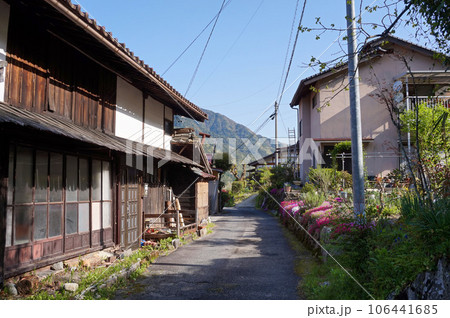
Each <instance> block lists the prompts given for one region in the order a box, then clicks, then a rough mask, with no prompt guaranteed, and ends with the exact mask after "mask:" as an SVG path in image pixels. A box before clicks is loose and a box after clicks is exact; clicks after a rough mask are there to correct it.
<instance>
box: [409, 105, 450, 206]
mask: <svg viewBox="0 0 450 318" xmlns="http://www.w3.org/2000/svg"><path fill="white" fill-rule="evenodd" d="M417 118H418V121H417V122H416V119H417ZM400 120H401V124H402V128H401V129H402V132H404V133H406V132H407V131H408V130H409V131H410V132H411V136H412V141H413V142H414V143H415V144H416V148H417V147H418V148H419V149H420V156H417V159H416V161H415V166H416V168H420V169H423V171H424V173H425V176H426V180H427V182H428V184H427V186H429V188H430V190H431V192H432V194H433V195H434V196H436V195H437V196H440V197H447V196H450V189H449V188H450V185H449V181H448V180H449V178H450V169H449V163H450V111H449V110H448V109H447V108H445V107H444V106H442V105H438V106H434V107H428V105H427V104H425V103H424V104H420V105H419V106H418V117H416V111H415V110H410V111H406V112H404V113H402V114H400ZM417 137H418V140H417ZM417 150H418V149H416V151H417ZM422 190H425V189H422Z"/></svg>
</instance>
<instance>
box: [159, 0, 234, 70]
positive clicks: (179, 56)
mask: <svg viewBox="0 0 450 318" xmlns="http://www.w3.org/2000/svg"><path fill="white" fill-rule="evenodd" d="M230 2H231V0H228V1H227V3H225V5H224V6H223V9H225V8H226V7H227V6H228V5H229V4H230ZM219 14H220V12H219V13H217V14H216V15H215V16H214V17H213V18H212V19H211V21H209V23H208V24H207V25H206V26H205V27H204V28H203V30H201V31H200V33H199V34H198V35H197V36H196V37H195V38H194V39H193V40H192V42H191V43H190V44H189V45H188V46H187V47H186V48H185V49H184V51H183V52H181V54H180V55H178V57H177V58H176V59H175V61H173V62H172V64H170V65H169V67H168V68H167V69H166V70H165V71H164V72H163V73H162V74H161V76H164V74H166V73H167V72H168V71H169V70H170V69H171V68H172V66H174V65H175V63H176V62H178V60H179V59H180V58H181V57H182V56H183V55H184V53H186V51H187V50H189V48H190V47H191V46H192V45H193V44H194V43H195V41H197V39H198V38H199V37H200V36H201V35H202V34H203V32H205V30H206V29H207V28H208V27H209V26H210V25H211V23H213V22H214V20H215V19H217V18H218V16H219Z"/></svg>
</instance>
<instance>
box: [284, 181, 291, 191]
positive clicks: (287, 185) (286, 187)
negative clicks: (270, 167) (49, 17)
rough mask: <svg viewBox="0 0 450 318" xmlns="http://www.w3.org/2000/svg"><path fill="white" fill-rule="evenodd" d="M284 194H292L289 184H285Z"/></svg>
mask: <svg viewBox="0 0 450 318" xmlns="http://www.w3.org/2000/svg"><path fill="white" fill-rule="evenodd" d="M284 192H291V184H290V183H289V182H285V184H284Z"/></svg>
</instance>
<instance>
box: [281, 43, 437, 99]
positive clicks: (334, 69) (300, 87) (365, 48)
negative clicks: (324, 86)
mask: <svg viewBox="0 0 450 318" xmlns="http://www.w3.org/2000/svg"><path fill="white" fill-rule="evenodd" d="M385 41H387V42H392V43H395V44H398V45H403V46H405V45H408V46H412V47H413V48H414V49H415V50H419V51H422V52H424V53H427V54H429V55H433V54H434V53H435V52H434V51H432V50H430V49H429V48H426V47H424V46H421V45H418V44H415V43H412V42H410V41H407V40H404V39H401V38H399V37H395V36H392V35H388V36H386V37H383V38H378V39H374V40H372V41H369V42H367V43H366V44H365V45H364V46H363V48H362V49H361V52H362V55H363V57H366V58H367V57H369V58H370V55H368V54H369V53H370V52H369V51H370V49H371V48H372V47H373V46H374V45H378V44H381V43H382V42H385ZM346 68H347V63H344V64H341V65H339V66H337V67H331V68H329V69H326V70H324V71H322V72H319V73H316V74H313V75H311V76H308V77H305V78H304V79H302V80H301V81H300V84H299V85H298V88H297V90H296V92H295V94H294V97H293V98H292V101H291V103H290V105H291V106H295V105H298V103H299V100H298V95H299V94H301V92H302V91H303V90H304V86H305V84H306V83H307V82H310V81H311V80H314V79H316V78H318V77H321V76H328V75H331V74H335V73H337V72H340V71H342V70H344V69H346Z"/></svg>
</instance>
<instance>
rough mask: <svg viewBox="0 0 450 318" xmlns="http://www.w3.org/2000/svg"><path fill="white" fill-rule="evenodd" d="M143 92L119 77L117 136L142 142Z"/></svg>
mask: <svg viewBox="0 0 450 318" xmlns="http://www.w3.org/2000/svg"><path fill="white" fill-rule="evenodd" d="M142 98H143V97H142V92H141V91H140V90H139V89H137V88H135V87H134V86H132V85H131V84H129V83H128V82H126V81H125V80H123V79H122V78H120V77H117V108H116V109H117V111H116V136H119V137H122V138H126V139H130V140H134V141H139V142H142V120H143V116H142V115H143V114H142V110H143V108H142V103H143V100H142Z"/></svg>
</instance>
